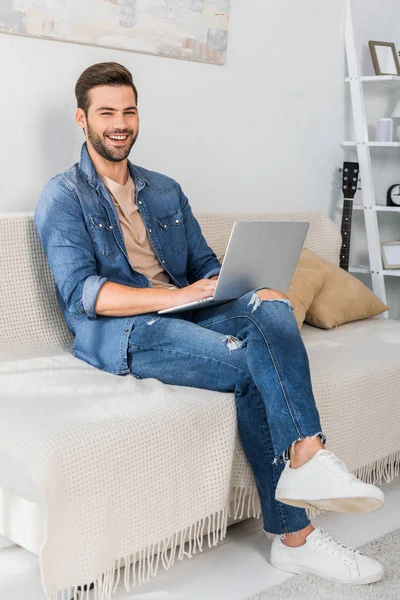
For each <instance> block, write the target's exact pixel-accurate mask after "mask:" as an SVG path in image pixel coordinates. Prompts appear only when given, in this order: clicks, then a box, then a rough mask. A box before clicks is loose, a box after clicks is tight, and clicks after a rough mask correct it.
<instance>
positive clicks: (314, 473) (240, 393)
mask: <svg viewBox="0 0 400 600" xmlns="http://www.w3.org/2000/svg"><path fill="white" fill-rule="evenodd" d="M75 92H76V98H77V104H78V108H77V111H76V122H77V124H78V125H79V127H81V128H82V130H83V132H84V135H85V137H86V142H85V143H84V144H83V146H82V151H81V157H80V162H79V163H77V164H75V165H74V166H73V167H71V168H70V169H69V170H68V171H66V172H65V173H61V174H59V175H56V176H55V177H53V178H52V179H51V180H50V181H49V182H48V183H47V185H46V186H45V188H44V190H43V192H42V195H41V197H40V200H39V202H38V205H37V208H36V211H35V225H36V228H37V230H38V233H39V235H40V238H41V241H42V244H43V247H44V250H45V253H46V256H47V259H48V262H49V265H50V268H51V270H52V272H53V274H54V277H55V281H56V284H57V285H56V292H57V299H58V302H59V305H60V307H61V309H62V311H63V314H64V317H65V319H66V322H67V324H68V327H69V329H70V331H71V332H72V333H73V335H74V336H75V340H74V345H73V350H72V352H73V355H74V356H76V357H77V358H80V359H81V360H84V361H86V362H87V363H89V364H90V365H92V366H93V367H96V368H98V369H102V370H105V371H108V372H110V373H114V374H116V375H133V376H134V377H136V378H138V379H144V378H156V379H158V380H160V381H162V382H164V383H166V384H174V385H182V386H192V387H196V388H205V389H212V390H217V391H221V392H234V394H235V399H236V404H237V418H238V429H239V434H240V438H241V442H242V446H243V450H244V452H245V454H246V457H247V459H248V461H249V464H250V466H251V468H252V470H253V473H254V476H255V480H256V484H257V490H258V493H259V497H260V501H261V507H262V514H263V521H264V529H265V531H267V532H270V533H274V534H277V535H276V536H275V538H274V541H273V544H272V550H271V562H272V564H273V565H274V566H276V567H278V568H280V569H283V570H285V571H289V572H291V573H301V572H308V573H310V572H311V573H314V574H316V575H320V576H322V577H328V578H330V579H334V580H336V581H340V582H342V583H370V582H373V581H377V580H378V579H380V578H381V577H382V575H383V572H384V571H383V568H382V566H381V565H380V564H379V563H378V562H377V561H375V560H372V559H370V558H368V557H366V556H363V555H361V554H360V553H358V552H357V551H355V550H352V549H351V548H346V547H344V546H343V545H341V544H339V543H337V542H336V541H335V540H333V539H332V538H331V537H330V536H328V535H327V534H326V533H325V532H323V531H322V530H321V529H320V528H318V527H317V528H314V527H313V526H312V525H311V523H310V521H309V519H308V517H307V514H306V511H305V509H304V508H305V507H315V508H322V509H326V510H333V511H337V512H359V513H362V512H370V511H374V510H377V509H379V508H380V507H381V506H382V505H383V503H384V495H383V493H382V491H381V490H380V489H379V488H377V487H375V486H373V485H367V484H364V483H363V482H361V481H359V480H358V479H356V478H355V477H354V476H353V475H352V474H351V473H349V471H348V470H347V468H346V466H345V465H344V464H343V463H342V462H341V461H340V460H338V458H337V457H336V456H335V455H334V454H333V453H332V452H330V451H328V450H326V449H325V442H326V437H325V434H324V433H323V432H322V428H321V423H320V419H319V414H318V410H317V407H316V404H315V399H314V396H313V390H312V385H311V376H310V369H309V363H308V357H307V353H306V350H305V347H304V344H303V341H302V337H301V335H300V332H299V330H298V327H297V323H296V319H295V317H294V315H293V307H292V306H291V304H290V302H289V301H288V299H287V297H286V296H285V294H283V293H282V292H280V291H279V290H271V289H268V288H262V289H258V290H252V291H250V292H249V293H248V294H245V295H244V296H242V297H240V298H238V299H237V300H234V301H230V302H227V303H225V304H222V305H217V306H211V307H208V308H203V309H201V310H197V311H191V312H188V313H177V314H173V315H158V313H157V311H159V310H162V309H164V308H170V307H173V306H179V305H181V304H185V303H188V302H192V301H194V300H200V299H202V298H206V297H209V296H212V295H213V292H214V288H215V285H216V282H215V278H216V277H218V273H219V271H220V267H221V265H220V263H219V261H218V260H217V257H216V255H215V253H214V252H213V250H212V249H211V248H210V247H209V246H208V244H207V242H206V240H205V239H204V237H203V235H202V232H201V229H200V226H199V224H198V222H197V220H196V219H195V217H194V215H193V213H192V210H191V208H190V204H189V202H188V199H187V198H186V196H185V195H184V193H183V191H182V189H181V187H180V185H179V184H178V183H177V182H176V181H174V180H173V179H171V178H169V177H167V176H165V175H161V174H160V173H155V172H153V171H148V170H147V169H144V168H142V167H138V166H135V165H134V164H132V163H131V162H130V161H129V160H128V156H129V153H130V151H131V149H132V147H133V145H134V143H135V141H136V139H137V136H138V133H139V114H138V93H137V89H136V87H135V85H134V83H133V80H132V75H131V73H130V72H129V71H128V70H127V69H126V68H125V67H123V66H122V65H119V64H117V63H100V64H96V65H93V66H91V67H89V68H88V69H86V70H85V71H84V72H83V73H82V75H81V76H80V77H79V79H78V81H77V84H76V88H75ZM282 300H283V301H282Z"/></svg>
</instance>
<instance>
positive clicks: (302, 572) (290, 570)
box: [270, 558, 385, 585]
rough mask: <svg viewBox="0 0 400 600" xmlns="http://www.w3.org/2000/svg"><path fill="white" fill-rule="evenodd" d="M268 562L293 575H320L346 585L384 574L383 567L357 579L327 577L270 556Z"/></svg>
mask: <svg viewBox="0 0 400 600" xmlns="http://www.w3.org/2000/svg"><path fill="white" fill-rule="evenodd" d="M270 564H271V566H273V567H274V568H275V569H280V570H281V571H286V572H287V573H293V575H316V576H317V577H322V578H323V579H326V580H327V581H333V582H334V583H345V584H346V585H365V584H368V583H375V582H377V581H380V580H381V579H382V578H383V576H384V574H385V569H384V568H382V570H381V571H380V572H379V573H376V574H375V575H368V576H365V577H359V578H358V579H337V578H334V577H327V576H326V575H324V574H323V573H319V572H318V571H312V570H311V569H306V568H304V567H296V566H294V565H293V566H289V565H285V564H280V563H278V562H276V561H274V560H273V559H272V558H271V559H270Z"/></svg>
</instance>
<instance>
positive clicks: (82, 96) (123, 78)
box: [75, 62, 138, 117]
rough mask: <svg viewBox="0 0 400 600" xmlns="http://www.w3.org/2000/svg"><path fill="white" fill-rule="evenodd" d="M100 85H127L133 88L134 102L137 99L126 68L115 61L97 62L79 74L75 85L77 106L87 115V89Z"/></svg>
mask: <svg viewBox="0 0 400 600" xmlns="http://www.w3.org/2000/svg"><path fill="white" fill-rule="evenodd" d="M100 85H112V86H114V87H118V86H120V85H128V86H130V87H131V88H132V89H133V93H134V94H135V98H136V102H137V101H138V92H137V89H136V86H135V84H134V83H133V79H132V74H131V73H130V71H128V69H126V68H125V67H123V66H122V65H120V64H119V63H116V62H103V63H97V64H95V65H92V66H91V67H88V68H87V69H85V71H83V73H82V74H81V75H80V77H79V79H78V81H77V82H76V85H75V96H76V101H77V103H78V108H82V110H83V111H84V112H85V115H86V117H87V115H88V110H89V106H90V100H89V91H90V90H91V89H92V88H94V87H98V86H100Z"/></svg>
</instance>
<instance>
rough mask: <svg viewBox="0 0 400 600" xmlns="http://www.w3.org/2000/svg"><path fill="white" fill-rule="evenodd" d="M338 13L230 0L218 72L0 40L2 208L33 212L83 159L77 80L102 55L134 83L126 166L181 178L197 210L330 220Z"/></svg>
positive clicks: (327, 1) (316, 2) (338, 131)
mask: <svg viewBox="0 0 400 600" xmlns="http://www.w3.org/2000/svg"><path fill="white" fill-rule="evenodd" d="M343 5H344V2H343V0H324V2H323V8H321V1H320V0H307V2H305V1H304V0H303V1H302V2H293V0H279V2H278V1H276V0H232V3H231V7H232V8H231V14H232V16H231V27H230V35H229V50H228V63H227V64H226V65H225V66H223V67H221V66H215V65H207V64H202V63H195V62H193V63H191V62H187V61H180V60H175V59H169V58H162V57H157V56H147V55H142V54H135V53H130V52H121V51H117V50H109V49H104V48H96V47H93V46H81V45H76V44H69V43H64V42H56V41H49V40H43V39H34V38H28V37H21V36H16V35H6V34H0V56H1V57H2V60H1V61H0V74H1V81H2V84H1V88H2V93H1V94H0V109H1V115H2V117H3V118H2V143H1V144H0V161H1V167H2V177H1V178H0V186H1V188H0V212H7V211H15V210H33V209H34V207H35V205H36V202H37V198H38V195H39V194H40V191H41V189H42V187H43V185H44V184H45V183H46V181H47V180H48V179H49V178H50V177H51V176H53V175H54V174H55V173H58V172H60V171H63V170H65V169H67V168H68V167H69V166H71V165H72V164H73V163H74V162H76V161H77V160H78V159H79V149H80V145H81V143H82V141H83V136H82V134H81V131H80V130H79V129H78V127H77V126H76V125H75V122H74V114H75V97H74V85H75V82H76V80H77V78H78V76H79V75H80V73H81V72H82V71H83V69H85V68H86V67H87V66H89V65H90V64H92V63H95V62H100V61H105V60H115V61H118V62H121V63H123V64H124V65H126V66H127V67H128V68H129V69H130V70H131V71H132V73H133V75H134V78H135V80H136V82H137V84H138V88H139V94H140V111H141V119H142V123H141V134H140V136H139V141H138V142H137V144H136V146H135V147H134V149H133V151H132V153H131V156H130V158H131V160H132V161H133V162H136V163H137V164H141V165H143V166H145V167H147V168H150V169H154V170H159V171H161V172H164V173H167V174H169V175H171V176H173V177H175V178H176V179H178V180H179V181H180V182H181V183H182V185H183V187H184V190H185V191H186V193H187V194H188V195H189V197H190V199H191V203H192V205H193V208H194V209H195V210H210V211H217V210H228V209H230V208H231V209H233V210H239V211H240V210H264V209H265V210H270V209H275V208H279V209H288V210H289V209H296V210H297V209H300V210H301V209H308V208H311V209H322V210H326V211H327V212H329V210H330V206H331V204H332V201H333V200H332V197H331V196H332V189H333V187H332V186H333V172H334V169H335V167H337V166H339V165H340V163H341V161H342V150H341V148H340V142H341V141H342V139H343V136H344V119H343V114H344V102H345V98H344V84H343V74H344V48H343V29H344V25H343V23H344V19H343V16H344V9H343ZM335 194H337V188H336V191H335Z"/></svg>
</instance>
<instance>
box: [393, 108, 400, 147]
mask: <svg viewBox="0 0 400 600" xmlns="http://www.w3.org/2000/svg"><path fill="white" fill-rule="evenodd" d="M391 117H392V119H400V101H399V102H398V103H397V105H396V108H395V109H394V111H393V112H392V114H391ZM397 123H398V125H397V127H396V138H397V139H398V140H399V141H400V121H397Z"/></svg>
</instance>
